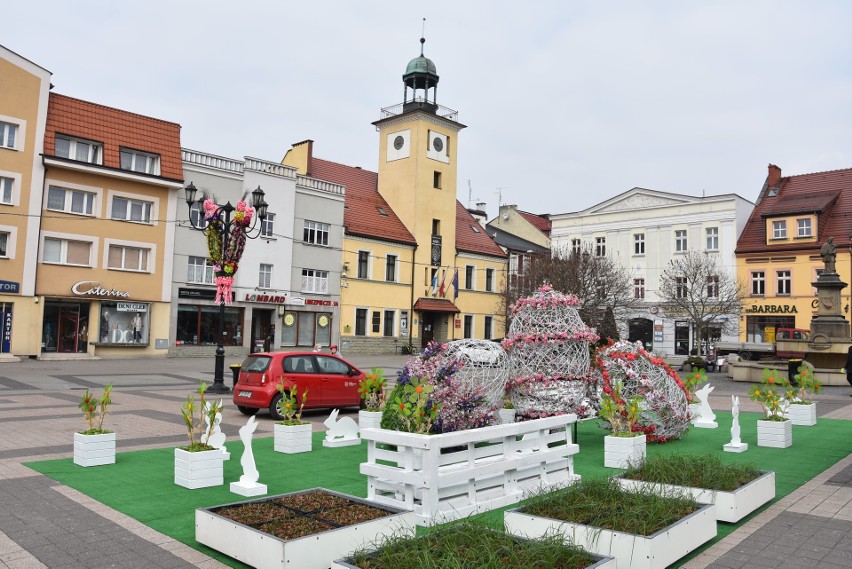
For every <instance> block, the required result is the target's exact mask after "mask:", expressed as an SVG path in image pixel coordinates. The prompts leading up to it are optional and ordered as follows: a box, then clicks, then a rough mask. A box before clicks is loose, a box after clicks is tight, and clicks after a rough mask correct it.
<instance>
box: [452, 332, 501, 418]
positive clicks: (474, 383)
mask: <svg viewBox="0 0 852 569" xmlns="http://www.w3.org/2000/svg"><path fill="white" fill-rule="evenodd" d="M445 356H446V357H448V358H452V359H454V360H457V361H459V362H460V363H461V367H460V368H459V369H458V371H457V372H456V377H457V378H458V379H459V381H461V382H462V383H463V384H465V385H468V386H471V387H481V388H482V392H483V395H484V396H485V399H486V400H487V401H488V404H489V405H490V406H492V407H494V408H497V407H500V406H501V405H502V403H503V395H504V394H505V392H506V381H507V380H508V378H509V367H508V358H507V357H506V350H504V349H503V346H501V345H500V344H498V343H497V342H492V341H490V340H474V339H465V340H453V341H452V342H447V349H446V351H445Z"/></svg>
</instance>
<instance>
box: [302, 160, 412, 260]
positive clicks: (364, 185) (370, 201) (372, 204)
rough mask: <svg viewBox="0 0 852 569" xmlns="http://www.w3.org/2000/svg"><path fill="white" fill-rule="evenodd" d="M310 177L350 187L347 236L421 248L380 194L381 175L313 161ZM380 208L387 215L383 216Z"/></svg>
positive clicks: (346, 220)
mask: <svg viewBox="0 0 852 569" xmlns="http://www.w3.org/2000/svg"><path fill="white" fill-rule="evenodd" d="M307 175H308V176H311V177H313V178H319V179H320V180H327V181H329V182H334V183H335V184H342V185H344V186H346V202H345V203H346V207H345V209H344V210H343V225H344V228H345V230H346V233H347V234H349V235H360V236H363V237H373V238H375V239H385V240H388V241H394V242H397V243H405V244H410V245H416V244H417V240H416V239H414V236H413V235H412V234H411V232H410V231H408V229H407V228H406V227H405V225H404V224H403V223H402V221H400V219H399V218H398V217H397V216H396V214H395V213H394V211H393V210H392V209H391V208H390V206H389V205H388V203H387V202H386V201H385V198H383V197H382V196H381V194H380V193H379V192H378V190H376V188H377V186H378V179H379V175H378V174H376V173H375V172H370V171H369V170H363V169H361V168H354V167H352V166H344V165H343V164H338V163H336V162H329V161H328V160H322V159H320V158H314V157H310V159H309V163H308V171H307ZM380 208H381V210H382V211H384V212H385V213H386V214H387V215H382V214H381V212H380V211H379V209H380Z"/></svg>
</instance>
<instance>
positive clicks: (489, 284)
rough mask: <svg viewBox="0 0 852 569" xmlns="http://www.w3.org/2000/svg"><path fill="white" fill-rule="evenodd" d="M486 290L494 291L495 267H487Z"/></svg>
mask: <svg viewBox="0 0 852 569" xmlns="http://www.w3.org/2000/svg"><path fill="white" fill-rule="evenodd" d="M485 290H486V291H487V292H494V269H485Z"/></svg>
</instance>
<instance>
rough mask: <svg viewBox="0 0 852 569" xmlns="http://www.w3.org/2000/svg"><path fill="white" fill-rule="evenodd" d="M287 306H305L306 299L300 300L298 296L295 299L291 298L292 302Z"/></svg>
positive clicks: (289, 301)
mask: <svg viewBox="0 0 852 569" xmlns="http://www.w3.org/2000/svg"><path fill="white" fill-rule="evenodd" d="M287 304H292V305H293V306H304V305H305V299H304V298H300V297H298V296H295V297H293V298H291V299H290V300H288V301H287Z"/></svg>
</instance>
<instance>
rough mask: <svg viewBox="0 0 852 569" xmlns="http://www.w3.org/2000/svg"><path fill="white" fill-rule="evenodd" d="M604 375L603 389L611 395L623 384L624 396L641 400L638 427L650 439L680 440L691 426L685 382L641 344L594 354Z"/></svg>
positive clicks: (617, 346) (623, 343)
mask: <svg viewBox="0 0 852 569" xmlns="http://www.w3.org/2000/svg"><path fill="white" fill-rule="evenodd" d="M595 359H596V361H597V364H598V369H599V370H600V373H601V374H602V376H603V378H602V388H603V390H604V391H605V392H606V393H608V394H610V395H612V391H611V389H612V387H611V386H612V383H613V382H620V383H621V385H622V387H621V396H622V398H623V399H624V400H630V399H631V398H632V397H633V396H634V395H638V396H640V397H641V398H642V402H641V403H640V406H641V408H642V415H641V417H640V419H639V427H640V428H641V429H642V431H643V432H644V433H645V435H646V437H647V440H649V441H657V442H665V441H669V440H672V439H679V438H680V437H681V436H683V434H684V433H685V432H686V430H687V428H688V427H689V412H688V408H687V404H688V403H689V400H688V398H687V395H686V389H685V388H684V385H683V382H682V381H681V380H680V378H679V377H678V376H677V374H676V373H675V372H674V371H673V370H672V369H671V368H670V367H669V366H667V365H666V362H664V361H663V360H662V359H660V358H656V357H654V356H652V355H651V354H649V353H648V352H646V351H645V349H644V348H643V347H642V342H636V343H635V344H634V343H632V342H626V341H619V342H614V343H612V344H610V345H609V346H606V347H603V348H600V349H599V350H598V351H597V352H596V353H595Z"/></svg>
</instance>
